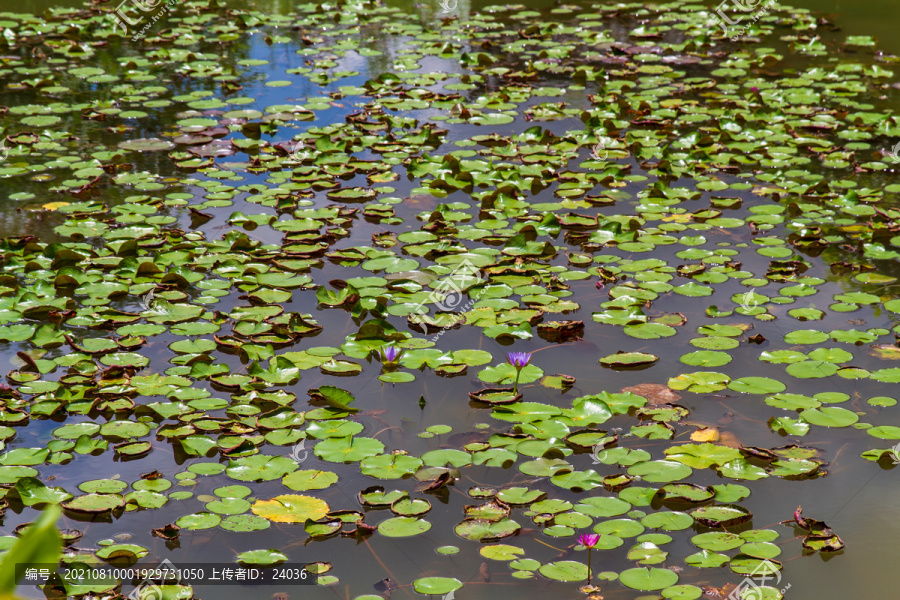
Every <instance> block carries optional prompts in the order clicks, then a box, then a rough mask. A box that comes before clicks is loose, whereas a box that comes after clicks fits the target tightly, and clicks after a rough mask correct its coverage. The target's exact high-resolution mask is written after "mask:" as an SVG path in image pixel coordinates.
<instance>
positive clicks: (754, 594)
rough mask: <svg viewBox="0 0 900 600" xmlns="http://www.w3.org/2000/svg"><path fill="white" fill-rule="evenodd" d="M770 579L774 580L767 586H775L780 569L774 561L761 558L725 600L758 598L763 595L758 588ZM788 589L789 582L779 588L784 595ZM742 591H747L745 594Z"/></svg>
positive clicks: (779, 578) (789, 587) (779, 575)
mask: <svg viewBox="0 0 900 600" xmlns="http://www.w3.org/2000/svg"><path fill="white" fill-rule="evenodd" d="M754 579H755V580H756V581H754ZM770 579H774V581H773V582H772V585H770V586H769V587H775V588H777V587H778V585H779V584H780V583H781V569H780V568H779V567H778V565H776V564H775V563H773V562H771V561H769V560H763V561H762V562H760V563H759V564H758V565H757V566H756V568H755V569H753V571H752V572H751V573H750V575H749V576H748V577H744V580H743V581H742V582H740V583H739V584H738V586H737V587H736V588H734V589H733V590H731V593H730V594H728V596H727V597H726V598H725V600H759V599H760V598H762V597H763V592H762V589H760V588H762V586H764V585H766V581H768V580H770ZM789 589H791V584H787V585H786V586H785V587H784V588H783V589H782V590H781V594H782V595H784V593H785V592H786V591H788V590H789ZM744 592H748V593H746V594H745V593H744Z"/></svg>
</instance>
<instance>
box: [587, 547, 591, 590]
mask: <svg viewBox="0 0 900 600" xmlns="http://www.w3.org/2000/svg"><path fill="white" fill-rule="evenodd" d="M587 567H588V578H587V582H588V585H590V583H591V549H590V547H588V564H587Z"/></svg>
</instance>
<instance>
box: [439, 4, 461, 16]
mask: <svg viewBox="0 0 900 600" xmlns="http://www.w3.org/2000/svg"><path fill="white" fill-rule="evenodd" d="M438 4H440V6H441V12H442V13H444V14H447V15H449V14H450V13H452V12H453V11H454V10H456V8H457V7H458V6H459V0H440V1H439V2H438Z"/></svg>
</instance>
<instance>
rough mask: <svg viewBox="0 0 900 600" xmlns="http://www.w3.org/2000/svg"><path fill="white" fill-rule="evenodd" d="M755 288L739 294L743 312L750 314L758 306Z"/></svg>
mask: <svg viewBox="0 0 900 600" xmlns="http://www.w3.org/2000/svg"><path fill="white" fill-rule="evenodd" d="M755 292H756V288H753V289H751V290H750V291H749V292H745V293H743V294H741V302H740V304H741V308H742V309H744V312H750V311H752V310H753V309H754V308H756V307H757V306H759V302H758V301H757V300H756V293H755Z"/></svg>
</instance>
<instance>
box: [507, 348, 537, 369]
mask: <svg viewBox="0 0 900 600" xmlns="http://www.w3.org/2000/svg"><path fill="white" fill-rule="evenodd" d="M506 362H508V363H509V364H511V365H512V366H514V367H515V368H516V370H517V371H521V370H522V369H524V368H525V365H527V364H528V363H529V362H531V353H530V352H509V353H507V355H506Z"/></svg>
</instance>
